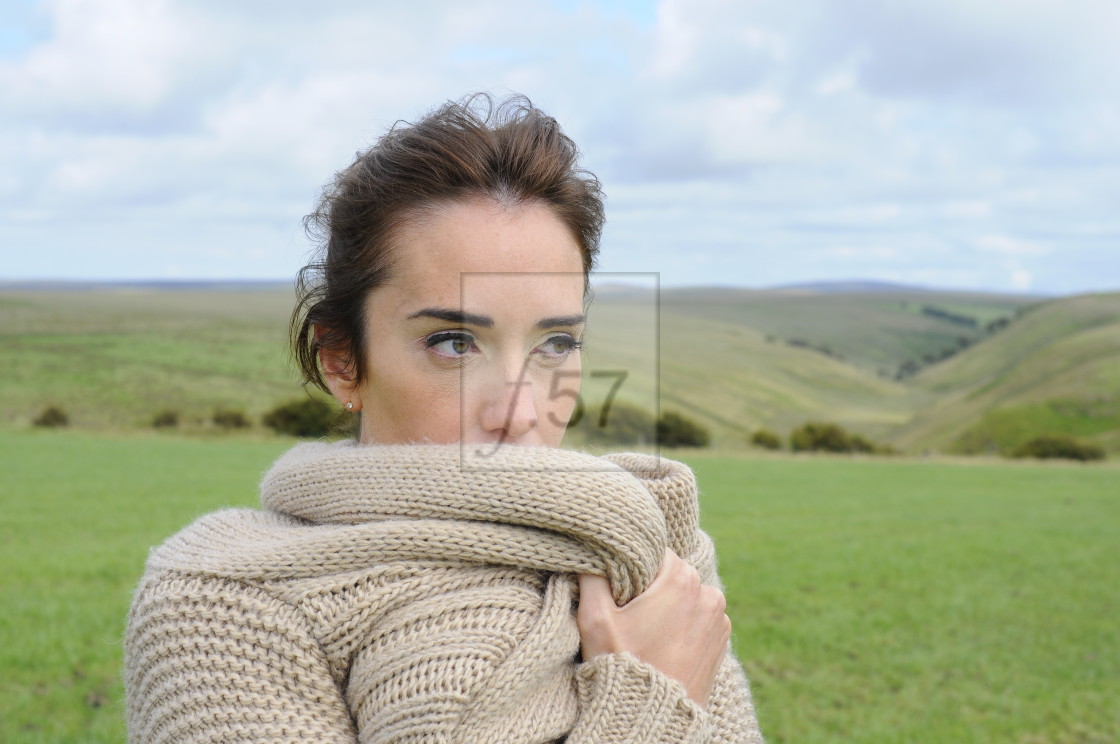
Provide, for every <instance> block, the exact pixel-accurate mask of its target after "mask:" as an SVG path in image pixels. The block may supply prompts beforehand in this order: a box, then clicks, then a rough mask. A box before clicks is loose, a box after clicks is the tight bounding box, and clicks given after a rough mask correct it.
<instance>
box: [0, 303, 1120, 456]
mask: <svg viewBox="0 0 1120 744" xmlns="http://www.w3.org/2000/svg"><path fill="white" fill-rule="evenodd" d="M849 289H850V290H851V291H837V288H835V287H832V288H816V287H813V288H786V289H780V290H745V289H728V288H691V289H668V290H663V291H662V292H661V294H660V301H659V303H658V302H657V299H656V298H655V297H654V295H653V294H651V293H649V292H648V291H641V290H634V289H626V288H619V287H602V288H599V289H597V291H596V296H595V299H594V302H593V304H592V306H591V311H590V317H591V323H590V325H589V328H588V332H587V339H586V340H587V349H586V355H585V369H586V372H587V373H588V378H587V379H586V381H585V384H584V397H585V400H586V402H587V404H588V405H597V404H598V403H600V402H601V401H602V400H603V399H605V397H606V396H607V395H608V394H609V393H610V388H611V386H612V385H614V384H615V383H616V382H617V383H618V385H619V387H618V389H617V394H618V399H619V400H623V401H627V402H630V403H634V404H637V405H640V406H643V407H645V408H647V409H650V410H653V409H654V408H657V407H660V409H661V410H668V409H674V410H679V411H681V412H683V413H686V414H688V415H691V416H693V417H695V418H697V419H699V420H701V421H702V422H703V423H705V424H706V425H708V426H709V427H710V428H711V429H712V431H713V434H714V439H715V444H716V446H719V447H722V448H726V449H738V448H743V447H745V446H746V438H747V436H748V435H749V434H750V432H752V431H754V430H755V429H757V428H759V427H767V428H770V429H773V430H775V431H777V432H779V433H780V434H782V435H785V434H787V433H788V432H789V431H790V430H791V429H792V428H793V427H795V426H797V425H799V424H801V423H803V422H805V421H808V420H827V421H835V422H837V423H840V424H842V425H844V426H846V427H848V428H850V429H853V430H856V431H859V432H861V433H863V434H865V435H868V436H870V437H871V438H873V439H876V440H878V441H882V442H886V443H890V444H894V445H895V446H898V447H900V448H902V449H904V450H906V451H922V450H927V449H934V450H940V451H956V452H986V451H992V450H996V449H1004V450H1005V449H1007V448H1008V447H1012V446H1014V445H1015V444H1017V443H1018V442H1020V441H1022V439H1023V438H1024V437H1026V436H1027V435H1028V434H1030V433H1032V432H1041V431H1067V432H1069V433H1072V434H1076V435H1078V436H1083V437H1088V438H1091V439H1094V440H1095V441H1097V442H1099V443H1101V444H1102V445H1104V446H1105V447H1106V448H1108V449H1110V450H1112V451H1114V452H1116V451H1120V392H1118V391H1120V294H1107V295H1088V296H1082V297H1071V298H1061V299H1054V300H1047V301H1042V300H1040V298H1032V297H1023V296H1007V295H994V294H975V293H961V292H938V291H934V290H926V289H918V288H915V289H909V288H904V287H873V288H868V287H865V286H862V285H853V286H852V287H851V288H849ZM291 301H292V294H291V290H290V289H289V288H287V287H283V286H276V285H272V286H259V287H258V286H217V287H215V286H210V287H206V286H184V287H168V286H127V287H121V286H116V287H110V286H94V287H78V288H69V287H39V288H20V287H12V286H8V287H0V381H2V382H0V423H2V425H5V426H16V427H25V426H28V425H29V424H30V422H31V420H32V419H33V418H34V416H35V415H36V414H37V413H38V412H39V411H40V410H42V408H43V407H44V406H46V405H49V404H57V405H61V406H63V407H64V408H65V409H66V410H67V412H68V413H69V414H70V416H71V418H72V420H73V422H74V425H76V426H81V427H86V428H98V427H137V426H148V425H149V424H150V422H151V421H152V417H153V416H154V415H155V414H156V413H157V412H159V411H160V410H163V409H167V408H171V409H175V410H177V411H179V412H180V413H181V414H182V419H183V421H184V422H185V425H186V426H188V427H194V428H196V429H202V430H204V429H206V428H207V423H206V422H207V421H208V419H209V417H210V415H211V413H212V412H213V411H214V410H215V409H216V408H219V407H223V408H234V409H241V410H244V411H246V412H247V413H248V414H249V416H250V417H251V418H254V419H256V418H259V416H260V415H261V414H262V413H264V412H265V411H266V410H268V409H269V408H271V407H272V406H274V405H276V404H277V403H278V402H281V401H283V400H286V399H290V398H293V397H296V396H299V395H301V394H303V393H302V391H301V389H300V387H299V385H298V384H297V382H296V380H295V377H294V374H293V373H292V371H291V368H290V366H289V365H288V363H287V360H286V356H287V352H286V347H285V339H286V322H287V316H288V312H289V310H290V306H291ZM993 323H994V325H993ZM942 357H948V358H946V359H944V360H943V361H938V360H939V359H941V358H942ZM907 363H909V364H910V365H911V367H910V368H909V370H908V371H909V372H916V374H907V375H902V376H899V374H898V370H899V368H900V367H902V366H904V365H906V364H907ZM658 393H659V397H658Z"/></svg>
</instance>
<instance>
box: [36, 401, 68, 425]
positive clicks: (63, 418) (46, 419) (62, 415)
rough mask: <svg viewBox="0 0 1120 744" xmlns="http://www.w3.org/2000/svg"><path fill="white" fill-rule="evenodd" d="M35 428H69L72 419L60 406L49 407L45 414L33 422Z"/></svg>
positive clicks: (45, 409) (41, 414) (44, 411)
mask: <svg viewBox="0 0 1120 744" xmlns="http://www.w3.org/2000/svg"><path fill="white" fill-rule="evenodd" d="M32 423H33V424H35V426H45V427H49V428H54V427H57V426H69V425H70V417H69V416H67V415H66V411H64V410H62V409H61V408H59V407H58V406H47V407H46V408H44V409H43V412H42V413H40V414H39V415H38V416H36V417H35V420H34V421H33V422H32Z"/></svg>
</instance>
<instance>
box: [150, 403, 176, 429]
mask: <svg viewBox="0 0 1120 744" xmlns="http://www.w3.org/2000/svg"><path fill="white" fill-rule="evenodd" d="M178 425H179V412H178V411H176V410H174V409H171V408H168V409H167V410H165V411H160V412H159V413H157V414H156V415H155V417H154V418H153V419H152V426H154V427H155V428H157V429H171V428H174V427H176V426H178Z"/></svg>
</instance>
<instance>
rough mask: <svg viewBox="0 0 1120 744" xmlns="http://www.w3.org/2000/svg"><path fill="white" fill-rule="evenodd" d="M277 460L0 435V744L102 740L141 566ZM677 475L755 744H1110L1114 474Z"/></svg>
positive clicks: (223, 449) (740, 465)
mask: <svg viewBox="0 0 1120 744" xmlns="http://www.w3.org/2000/svg"><path fill="white" fill-rule="evenodd" d="M289 445H290V442H289V441H287V440H281V439H256V440H254V439H246V438H232V437H231V438H223V437H212V438H202V437H193V438H188V437H182V436H157V435H154V434H151V435H143V434H132V435H121V434H112V435H108V436H97V435H95V434H92V433H89V432H77V431H70V432H17V431H12V430H0V468H2V469H3V473H4V478H3V480H2V481H0V509H2V510H0V558H2V561H3V567H4V570H3V573H2V574H0V596H3V598H4V600H3V602H4V609H3V613H2V615H0V618H2V619H0V741H4V742H12V743H13V744H23V743H25V742H26V743H30V742H51V743H52V744H54V743H59V742H83V743H84V742H119V741H122V740H123V736H124V734H123V718H122V706H121V688H120V683H119V676H118V673H119V667H120V663H121V657H120V653H121V635H122V630H123V622H124V615H125V612H126V609H127V607H128V603H129V598H130V594H131V590H132V587H133V584H134V582H135V581H136V580H137V579H138V577H139V574H140V571H141V567H142V564H143V561H144V558H145V555H146V553H147V550H148V548H149V547H150V546H152V545H154V544H156V543H158V542H159V541H160V540H161V539H163V538H164V537H166V536H167V535H169V534H171V533H172V532H174V531H175V530H176V529H178V528H179V527H181V526H182V525H183V524H185V523H186V522H188V521H189V520H191V519H192V518H194V517H196V516H198V515H199V514H201V513H204V512H206V511H209V510H212V509H215V508H218V507H221V506H229V505H236V504H251V503H253V502H254V501H255V498H256V496H255V491H256V483H257V481H258V479H259V477H260V475H261V473H262V472H263V471H264V470H265V468H267V466H268V464H269V463H270V462H271V461H272V460H273V459H274V458H275V457H276V456H277V455H278V454H279V453H280V452H282V451H283V450H284V449H285V448H287V447H288V446H289ZM688 459H689V461H690V462H691V463H692V464H693V465H694V466H695V468H696V470H697V473H698V475H699V478H700V483H701V487H702V491H703V499H702V503H703V512H704V521H705V525H706V526H707V528H708V529H709V530H710V531H711V532H712V534H713V535H714V536H715V538H716V541H717V545H718V547H719V552H720V559H721V571H722V574H723V577H724V581H725V583H726V585H727V592H728V595H729V598H730V610H729V611H730V614H731V616H732V619H733V621H734V624H735V628H736V638H735V642H736V646H737V648H738V650H739V652H740V655H741V657H742V658H743V659H744V660H745V662H746V665H747V668H748V671H749V673H750V675H751V677H752V684H753V687H754V692H755V697H756V701H757V704H758V707H759V710H760V715H761V719H762V724H763V729H764V732H765V734H766V735H767V739H768V741H770V742H772V743H781V742H797V743H798V744H803V743H805V742H810V743H811V742H838V741H843V742H955V743H956V742H977V743H980V742H985V743H987V742H1008V743H1011V742H1014V743H1016V744H1051V743H1052V744H1074V743H1077V744H1106V743H1112V742H1115V741H1117V740H1118V739H1120V624H1118V623H1117V622H1116V618H1117V617H1120V589H1118V588H1117V587H1120V562H1118V561H1117V560H1116V546H1117V545H1118V544H1120V498H1118V497H1117V495H1116V494H1117V490H1118V489H1117V488H1116V485H1117V483H1118V481H1120V469H1117V468H1116V467H1115V466H1114V465H1104V466H1091V467H1085V466H1069V465H1035V464H1000V463H977V464H967V465H961V464H946V463H933V462H930V463H926V462H909V461H871V460H847V459H826V458H819V459H817V458H793V457H784V458H781V457H775V458H734V457H719V456H715V455H689V457H688Z"/></svg>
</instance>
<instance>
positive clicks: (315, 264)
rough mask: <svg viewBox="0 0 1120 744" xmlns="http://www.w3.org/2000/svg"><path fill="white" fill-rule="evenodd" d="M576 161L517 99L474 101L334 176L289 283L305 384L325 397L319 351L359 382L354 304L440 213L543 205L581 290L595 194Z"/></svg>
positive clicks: (591, 252)
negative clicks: (565, 241)
mask: <svg viewBox="0 0 1120 744" xmlns="http://www.w3.org/2000/svg"><path fill="white" fill-rule="evenodd" d="M578 160H579V150H578V148H577V147H576V145H575V143H574V142H572V140H571V139H570V138H569V137H568V136H567V135H565V134H564V133H563V132H562V131H561V130H560V126H559V125H558V124H557V123H556V120H555V119H553V118H552V117H550V116H547V115H546V114H544V113H543V112H541V111H540V110H539V109H536V108H534V107H533V104H532V103H530V101H529V99H527V98H525V97H524V96H511V97H509V98H506V99H503V100H500V101H498V102H495V101H494V99H493V98H491V96H490V95H488V94H485V93H480V94H476V95H473V96H468V97H466V98H464V99H462V100H460V101H456V102H448V103H446V104H444V105H443V106H441V107H439V108H438V109H436V110H435V111H433V112H431V113H430V114H428V115H427V116H425V117H424V118H423V119H421V120H420V121H418V122H416V123H414V124H408V123H401V122H398V123H397V124H396V125H394V126H393V128H392V129H390V130H389V131H388V132H387V133H386V134H385V135H384V136H383V137H382V138H381V139H380V140H379V141H378V142H377V144H375V145H374V146H373V147H371V148H369V149H368V150H365V151H362V152H359V153H357V156H356V157H355V159H354V162H353V163H352V164H350V166H348V167H347V168H345V169H343V170H341V171H339V172H338V173H337V174H335V177H334V179H333V181H331V182H330V183H329V184H327V186H326V187H324V189H323V194H322V197H321V198H320V200H319V203H318V205H317V207H316V209H315V211H314V212H312V213H311V214H309V215H308V216H307V217H305V218H304V228H305V229H306V230H307V233H308V235H309V236H310V237H311V238H312V240H313V241H315V242H317V243H318V245H319V248H318V251H317V255H316V257H315V259H314V260H313V261H312V262H311V263H309V264H308V265H307V266H304V267H303V269H301V270H300V272H299V277H298V281H297V284H296V307H295V310H294V311H293V312H292V318H291V323H290V325H289V332H290V336H291V343H292V351H293V354H294V356H295V359H296V362H297V364H298V365H299V368H300V371H301V373H302V375H303V378H304V380H305V381H306V382H309V383H312V384H314V385H315V386H317V387H319V388H320V389H322V390H323V391H326V392H329V391H328V389H327V385H326V381H325V380H324V378H323V374H322V371H321V369H320V366H319V352H320V350H327V351H330V352H332V353H334V354H336V355H338V357H339V358H340V359H342V360H344V361H345V363H346V366H347V369H348V371H349V373H350V374H351V375H352V377H353V379H354V381H355V383H358V382H361V380H362V379H363V372H364V370H363V359H364V353H363V352H364V336H365V334H364V330H365V312H364V309H365V300H366V297H367V295H368V294H369V292H370V291H372V290H374V289H376V288H377V287H379V286H381V285H382V284H384V283H385V282H386V281H388V279H389V276H390V274H391V272H392V269H393V244H394V240H395V238H396V237H397V236H398V235H399V234H400V231H402V230H404V229H406V228H407V225H408V223H409V221H411V220H415V219H417V218H419V217H420V216H421V215H422V214H423V213H425V212H426V211H429V210H433V209H437V208H439V207H441V206H445V205H447V204H449V203H454V202H463V201H468V200H470V199H474V198H479V197H482V198H488V199H492V200H494V201H496V202H498V203H499V204H502V205H507V206H516V205H522V204H534V203H536V204H543V205H545V206H547V207H548V208H550V209H551V210H552V212H553V214H554V215H555V216H556V217H557V218H558V219H559V220H560V222H561V223H562V224H564V225H565V226H567V228H568V229H569V230H570V231H571V233H572V236H573V237H574V238H575V240H576V243H577V244H578V246H579V249H580V254H581V256H582V258H583V273H584V277H585V281H586V277H587V275H588V274H589V273H590V271H591V268H592V266H593V265H594V262H595V256H596V254H597V253H598V251H599V236H600V233H601V232H602V229H603V220H604V211H603V195H602V190H601V188H600V185H599V181H598V179H597V178H595V176H594V175H593V174H591V173H589V172H588V171H586V170H582V169H581V168H579V167H578Z"/></svg>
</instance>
